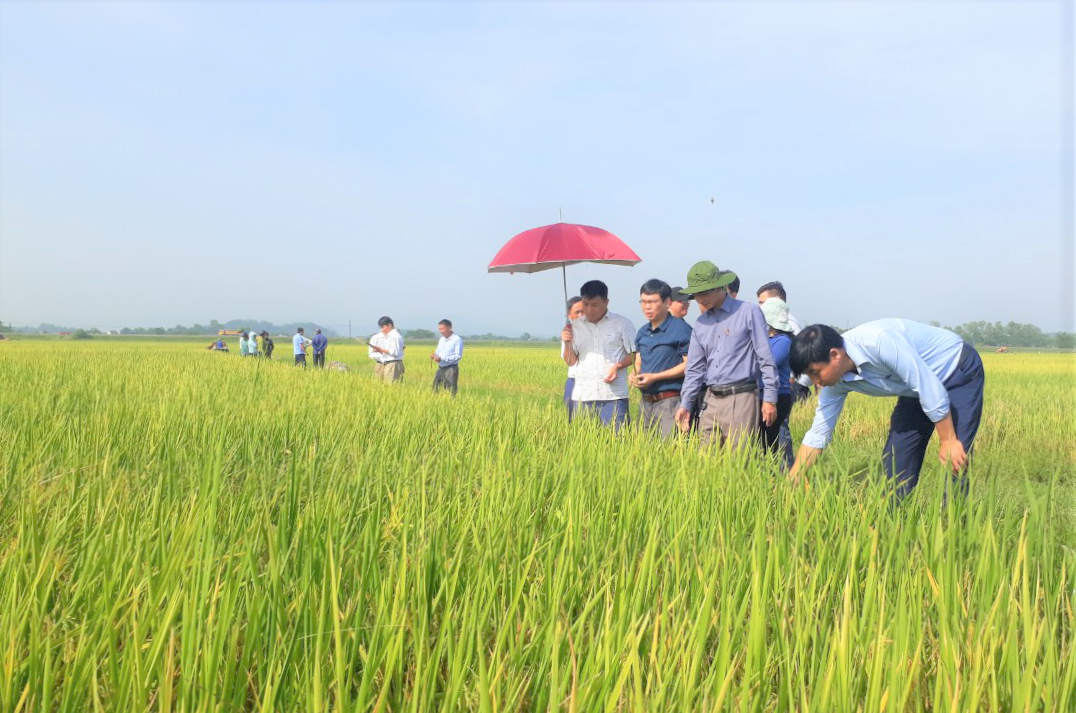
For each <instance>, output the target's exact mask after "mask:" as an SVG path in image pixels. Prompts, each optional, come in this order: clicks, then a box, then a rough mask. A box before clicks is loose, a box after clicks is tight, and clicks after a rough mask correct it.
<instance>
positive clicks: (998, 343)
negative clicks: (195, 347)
mask: <svg viewBox="0 0 1076 713" xmlns="http://www.w3.org/2000/svg"><path fill="white" fill-rule="evenodd" d="M931 324H932V325H934V326H935V327H940V326H941V324H939V323H938V322H931ZM296 327H304V328H305V329H306V330H307V331H308V332H312V331H313V330H314V329H318V328H319V327H320V329H321V331H322V332H323V333H324V334H325V336H328V337H336V336H339V335H338V334H337V333H336V332H335V331H334V330H332V329H329V328H328V327H323V326H320V325H318V324H317V323H316V322H288V323H286V324H274V323H272V322H265V321H262V320H257V319H233V320H229V321H227V322H219V321H217V320H215V319H214V320H212V321H211V322H210V323H209V324H194V325H191V326H189V327H185V326H183V325H181V324H177V325H176V326H174V327H124V328H123V329H121V330H119V333H120V334H133V335H207V336H208V335H216V334H217V332H219V331H220V330H222V329H224V330H227V331H236V330H240V329H245V330H248V331H249V330H254V331H255V332H260V331H262V330H265V331H267V332H269V333H270V334H293V333H294V332H295V328H296ZM946 329H950V330H952V331H954V332H956V333H957V334H959V335H960V336H961V337H963V338H964V339H966V340H967V341H969V342H971V343H972V344H976V345H980V346H992V347H1002V346H1004V347H1026V348H1045V349H1052V348H1058V349H1076V333H1073V332H1053V333H1051V332H1043V331H1042V330H1041V329H1039V328H1038V327H1036V326H1035V325H1033V324H1022V323H1019V322H1009V323H1008V324H1002V323H1001V322H986V321H983V320H980V321H978V322H966V323H964V324H961V325H960V326H958V327H946ZM837 331H839V332H845V331H847V330H845V329H840V328H838V329H837ZM4 332H8V333H11V332H16V333H20V334H56V333H58V332H69V333H71V334H78V335H79V337H80V338H86V337H87V336H93V335H98V334H102V332H101V330H99V329H97V328H92V329H84V328H77V327H61V326H59V325H55V324H49V323H47V322H44V323H42V324H39V325H38V326H37V327H13V326H11V325H10V324H5V323H4V322H2V321H0V333H4ZM403 335H404V338H406V339H436V338H437V337H438V336H439V335H438V334H437V333H436V332H434V331H432V330H429V329H407V330H403ZM464 338H465V339H471V340H474V341H481V342H539V341H554V342H555V341H558V340H559V339H560V337H559V335H558V336H553V337H534V336H531V335H530V334H529V333H527V332H524V333H523V334H521V335H520V336H518V337H506V336H504V335H502V334H493V333H492V332H487V333H486V334H470V335H465V336H464Z"/></svg>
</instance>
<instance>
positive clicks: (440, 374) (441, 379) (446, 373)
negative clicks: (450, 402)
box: [433, 364, 460, 396]
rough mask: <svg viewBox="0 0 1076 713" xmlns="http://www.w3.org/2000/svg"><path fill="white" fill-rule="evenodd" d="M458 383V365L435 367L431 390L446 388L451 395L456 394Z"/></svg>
mask: <svg viewBox="0 0 1076 713" xmlns="http://www.w3.org/2000/svg"><path fill="white" fill-rule="evenodd" d="M459 383H460V365H459V364H452V365H451V366H439V367H437V373H436V374H434V375H433V390H434V391H440V390H441V389H448V390H449V391H451V392H452V395H453V396H455V395H456V391H457V390H458V389H459Z"/></svg>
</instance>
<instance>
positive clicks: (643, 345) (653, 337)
mask: <svg viewBox="0 0 1076 713" xmlns="http://www.w3.org/2000/svg"><path fill="white" fill-rule="evenodd" d="M671 302H672V290H671V289H670V288H669V285H668V283H665V282H662V281H661V280H647V281H646V282H645V283H643V286H642V288H641V289H640V290H639V306H640V307H642V310H643V317H645V318H646V321H647V323H646V324H644V325H643V326H642V327H640V328H639V332H638V333H637V334H636V335H635V345H636V347H638V349H639V351H638V352H636V353H635V373H634V374H632V375H630V376H629V377H628V382H629V383H630V384H631V385H632V386H634V387H636V388H637V389H639V392H640V396H641V398H642V400H641V402H640V405H639V416H640V420H641V421H642V424H643V428H644V429H655V430H657V431H658V432H659V433H660V434H661V435H662V437H665V438H668V437H669V436H672V435H674V434H676V433H677V431H678V430H679V429H677V427H676V409H677V408H678V407H679V406H680V389H681V387H682V386H683V384H684V368H685V365H686V362H687V350H688V346H689V345H690V344H691V327H690V326H689V325H688V323H687V322H685V321H684V320H682V319H679V318H678V317H674V316H672V315H671V314H669V307H670V305H671Z"/></svg>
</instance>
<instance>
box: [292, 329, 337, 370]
mask: <svg viewBox="0 0 1076 713" xmlns="http://www.w3.org/2000/svg"><path fill="white" fill-rule="evenodd" d="M328 348H329V338H328V337H326V336H325V335H324V334H322V333H321V330H320V329H316V330H315V331H314V338H313V339H309V338H308V337H307V336H306V334H305V332H304V331H303V328H302V327H299V328H297V329H296V330H295V334H294V335H293V336H292V338H291V351H292V354H293V355H294V356H295V366H301V367H303V368H306V355H307V352H309V351H311V350H313V352H314V354H313V356H314V366H316V367H320V368H324V367H325V350H327V349H328Z"/></svg>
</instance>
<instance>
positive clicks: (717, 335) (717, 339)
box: [676, 260, 777, 448]
mask: <svg viewBox="0 0 1076 713" xmlns="http://www.w3.org/2000/svg"><path fill="white" fill-rule="evenodd" d="M734 280H736V274H735V273H734V272H732V271H731V270H721V269H720V268H718V267H717V265H715V264H713V263H712V262H710V261H708V260H704V261H702V262H697V263H695V265H694V266H692V268H691V270H690V271H688V273H687V287H684V288H683V289H682V290H681V292H683V293H684V294H685V295H692V296H693V297H694V298H695V301H696V302H698V303H699V311H700V312H702V314H701V315H700V316H699V319H698V320H697V321H696V322H695V329H694V330H693V331H692V334H691V346H690V347H689V349H688V354H687V372H686V374H685V378H684V385H683V388H682V389H681V392H680V394H681V396H680V408H679V409H678V410H677V412H676V422H677V424H679V426H680V429H681V430H683V431H687V430H688V428H689V426H690V420H691V406H692V404H693V403H694V402H695V398H696V396H697V395H698V394H699V393H700V392H701V391H703V390H705V392H706V393H705V398H704V399H703V403H702V414H701V415H700V417H699V433H700V435H701V436H702V442H703V444H704V445H706V444H709V443H712V442H714V441H718V442H720V443H722V444H727V445H729V446H730V447H733V448H735V447H738V446H741V445H743V444H745V443H747V442H749V441H750V440H752V439H753V438H755V436H756V434H757V433H758V426H759V423H758V420H759V402H760V401H761V402H762V420H763V422H764V423H765V424H766V425H767V426H769V425H771V424H772V423H773V422H774V420H775V419H776V417H777V367H776V366H775V364H774V361H773V354H772V353H771V352H770V344H769V328H768V327H767V326H766V319H765V318H764V317H763V316H762V310H761V309H759V307H758V305H756V304H752V303H749V302H741V301H740V300H738V299H736V298H734V297H732V296H731V295H730V294H729V293H728V285H729V284H731V283H732V282H733V281H734ZM760 385H761V392H762V393H761V394H760V393H759V389H760Z"/></svg>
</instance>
